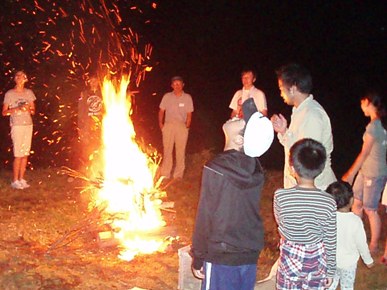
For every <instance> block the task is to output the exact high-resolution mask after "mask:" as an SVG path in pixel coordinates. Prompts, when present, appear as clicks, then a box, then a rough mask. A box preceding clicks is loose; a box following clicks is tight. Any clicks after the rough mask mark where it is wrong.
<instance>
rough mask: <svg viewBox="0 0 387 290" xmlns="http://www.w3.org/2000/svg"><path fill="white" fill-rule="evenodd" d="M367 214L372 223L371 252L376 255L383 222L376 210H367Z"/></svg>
mask: <svg viewBox="0 0 387 290" xmlns="http://www.w3.org/2000/svg"><path fill="white" fill-rule="evenodd" d="M365 212H366V214H367V216H368V219H369V221H370V229H371V241H370V251H371V252H372V253H375V252H377V250H378V242H379V238H380V230H381V228H382V222H381V220H380V216H379V214H378V212H377V211H376V210H367V209H366V210H365Z"/></svg>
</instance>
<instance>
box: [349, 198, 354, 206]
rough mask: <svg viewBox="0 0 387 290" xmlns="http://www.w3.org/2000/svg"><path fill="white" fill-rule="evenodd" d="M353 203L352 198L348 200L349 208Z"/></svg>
mask: <svg viewBox="0 0 387 290" xmlns="http://www.w3.org/2000/svg"><path fill="white" fill-rule="evenodd" d="M353 201H354V198H353V196H352V197H351V198H350V200H349V207H350V208H351V207H352V205H353Z"/></svg>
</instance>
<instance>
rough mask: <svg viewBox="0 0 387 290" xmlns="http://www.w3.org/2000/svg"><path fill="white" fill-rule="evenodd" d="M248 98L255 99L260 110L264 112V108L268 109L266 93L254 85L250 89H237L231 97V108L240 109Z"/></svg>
mask: <svg viewBox="0 0 387 290" xmlns="http://www.w3.org/2000/svg"><path fill="white" fill-rule="evenodd" d="M248 98H253V99H254V103H255V105H256V106H257V109H258V111H260V112H262V111H263V110H267V104H266V97H265V94H264V93H263V92H262V91H261V90H258V89H257V88H256V87H254V86H252V87H251V88H250V89H249V90H245V89H242V90H239V91H237V92H236V93H235V94H234V96H233V98H232V99H231V103H230V106H229V108H230V109H233V110H237V111H238V110H240V109H241V107H242V104H243V103H244V101H246V100H247V99H248Z"/></svg>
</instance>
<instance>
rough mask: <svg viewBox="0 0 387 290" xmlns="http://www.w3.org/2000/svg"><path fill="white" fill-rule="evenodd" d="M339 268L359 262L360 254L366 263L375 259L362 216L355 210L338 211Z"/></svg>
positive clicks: (337, 259) (337, 260)
mask: <svg viewBox="0 0 387 290" xmlns="http://www.w3.org/2000/svg"><path fill="white" fill-rule="evenodd" d="M336 249H337V250H336V251H337V252H336V264H337V268H340V269H346V268H348V267H351V266H353V265H356V264H357V261H358V260H359V256H361V257H362V259H363V261H364V263H365V264H366V265H369V264H372V263H373V261H374V260H373V259H372V257H371V254H370V250H369V249H368V245H367V237H366V233H365V231H364V226H363V222H362V220H361V218H360V217H359V216H357V215H355V214H354V213H353V212H339V211H338V212H337V247H336Z"/></svg>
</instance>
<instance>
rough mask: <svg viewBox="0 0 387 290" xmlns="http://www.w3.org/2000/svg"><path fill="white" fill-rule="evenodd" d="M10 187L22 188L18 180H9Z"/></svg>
mask: <svg viewBox="0 0 387 290" xmlns="http://www.w3.org/2000/svg"><path fill="white" fill-rule="evenodd" d="M11 187H12V188H14V189H23V188H24V187H23V185H22V184H21V183H20V181H19V180H16V181H14V182H11Z"/></svg>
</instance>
